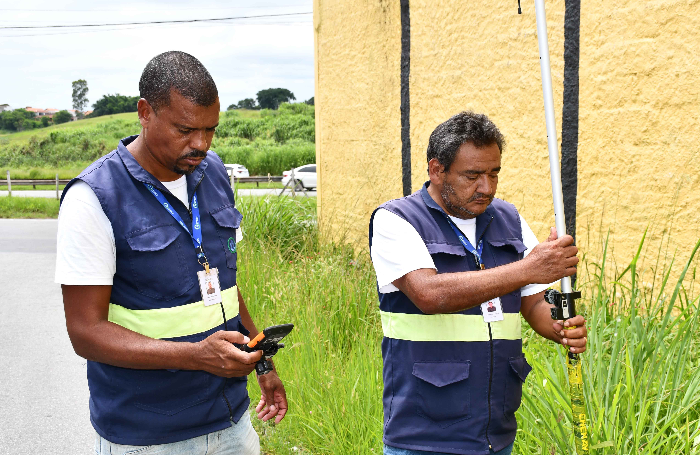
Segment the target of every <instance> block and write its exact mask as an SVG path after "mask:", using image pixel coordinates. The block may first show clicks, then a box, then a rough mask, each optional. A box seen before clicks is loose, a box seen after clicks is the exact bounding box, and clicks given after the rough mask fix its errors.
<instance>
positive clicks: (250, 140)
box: [0, 103, 316, 178]
mask: <svg viewBox="0 0 700 455" xmlns="http://www.w3.org/2000/svg"><path fill="white" fill-rule="evenodd" d="M140 129H141V127H140V125H139V122H138V117H137V114H136V113H126V114H116V115H110V116H104V117H97V118H94V119H86V120H80V121H77V122H70V123H65V124H61V125H55V126H50V127H47V128H42V129H39V130H29V131H23V132H18V133H9V134H0V172H1V173H2V174H0V175H3V176H4V175H5V172H6V170H8V169H9V170H11V172H12V175H13V176H14V177H15V178H53V177H54V176H55V174H56V173H57V172H58V173H59V175H60V176H61V177H62V178H68V177H73V176H75V175H77V173H78V172H79V171H80V170H81V169H83V168H84V167H85V166H86V165H88V164H89V163H91V162H92V161H94V160H96V159H97V158H99V157H100V156H102V155H104V154H106V153H108V152H109V151H111V150H113V149H114V148H116V145H117V142H118V141H119V140H120V139H122V138H124V137H126V136H130V135H133V134H138V133H139V131H140ZM314 136H315V121H314V107H313V106H308V105H306V104H301V103H299V104H283V105H282V106H280V109H279V110H276V111H271V110H262V111H244V110H236V111H228V112H222V113H221V117H220V121H219V127H218V128H217V132H216V135H215V136H214V141H213V143H212V147H211V148H212V150H214V151H216V153H218V154H219V155H220V156H221V158H222V159H223V161H224V162H225V163H238V164H242V165H244V166H246V167H247V168H248V170H249V171H250V174H251V175H267V174H271V175H281V174H282V172H283V171H284V170H287V169H291V168H293V167H297V166H301V165H303V164H308V163H314V162H315V161H316V149H315V144H314V140H315V137H314Z"/></svg>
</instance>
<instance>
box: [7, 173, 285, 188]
mask: <svg viewBox="0 0 700 455" xmlns="http://www.w3.org/2000/svg"><path fill="white" fill-rule="evenodd" d="M235 179H236V183H267V182H281V181H282V176H281V175H272V176H269V177H268V176H253V177H235ZM70 181H71V179H59V180H58V184H59V185H67V184H68V182H70ZM11 182H12V184H13V185H24V186H29V185H53V186H55V185H56V179H41V180H15V179H12V180H11ZM2 185H7V180H6V179H4V180H0V186H2Z"/></svg>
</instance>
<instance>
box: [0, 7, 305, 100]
mask: <svg viewBox="0 0 700 455" xmlns="http://www.w3.org/2000/svg"><path fill="white" fill-rule="evenodd" d="M58 3H59V2H55V1H44V0H38V1H32V2H19V1H10V0H0V27H9V26H46V25H59V24H104V23H124V22H147V21H160V20H183V19H203V18H216V17H234V16H254V15H272V14H286V13H305V12H311V11H312V10H313V4H312V1H311V0H289V1H279V0H269V1H250V0H249V1H243V0H228V1H215V0H204V1H203V2H194V1H189V0H179V1H178V0H174V1H173V0H170V1H158V0H148V1H139V2H131V1H125V2H114V1H112V2H107V1H102V0H100V1H87V0H74V1H66V2H60V3H61V4H60V5H58ZM313 46H314V38H313V18H312V15H311V14H306V15H297V16H287V17H268V18H256V19H245V20H232V21H226V22H206V23H194V24H179V25H174V24H168V25H151V26H133V25H132V26H121V27H106V28H58V29H56V28H54V29H20V30H8V29H0V104H5V103H7V104H9V105H10V106H11V107H12V108H18V107H25V106H32V107H39V108H57V109H71V108H72V101H71V82H72V81H74V80H77V79H85V80H86V81H87V83H88V88H89V90H90V91H89V93H88V99H89V104H90V105H92V104H93V103H94V102H95V101H97V100H98V99H100V98H101V97H102V96H103V95H106V94H114V93H119V94H122V95H130V96H134V95H138V80H139V77H140V76H141V71H143V68H144V66H145V65H146V63H148V61H149V60H150V59H151V58H153V57H154V56H155V55H157V54H159V53H161V52H165V51H169V50H181V51H184V52H188V53H190V54H192V55H194V56H195V57H197V58H198V59H199V60H200V61H201V62H202V63H203V64H204V65H205V66H206V67H207V69H208V70H209V72H210V73H211V74H212V76H213V77H214V80H215V81H216V84H217V86H218V88H219V98H220V100H221V105H222V109H225V108H226V106H228V105H229V104H232V103H236V102H238V101H239V100H241V99H243V98H255V94H256V93H257V92H258V91H259V90H263V89H266V88H272V87H283V88H287V89H289V90H291V91H292V92H293V93H294V94H295V95H296V98H297V101H303V100H306V99H308V98H310V97H312V96H314V66H313V58H314V48H313Z"/></svg>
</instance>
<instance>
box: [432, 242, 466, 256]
mask: <svg viewBox="0 0 700 455" xmlns="http://www.w3.org/2000/svg"><path fill="white" fill-rule="evenodd" d="M425 246H426V247H427V248H428V253H430V254H435V253H447V254H456V255H457V256H466V255H467V250H465V249H464V247H463V246H462V245H452V244H449V243H426V244H425Z"/></svg>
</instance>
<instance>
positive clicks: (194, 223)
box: [144, 183, 207, 268]
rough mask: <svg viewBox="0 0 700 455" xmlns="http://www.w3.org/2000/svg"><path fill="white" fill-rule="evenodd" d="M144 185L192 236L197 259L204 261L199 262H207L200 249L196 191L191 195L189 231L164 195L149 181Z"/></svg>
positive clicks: (200, 228)
mask: <svg viewBox="0 0 700 455" xmlns="http://www.w3.org/2000/svg"><path fill="white" fill-rule="evenodd" d="M144 185H146V188H148V191H150V192H151V194H152V195H154V196H155V197H156V199H158V202H160V203H161V205H162V206H163V207H165V210H167V211H168V213H169V214H170V215H172V217H173V218H175V221H177V222H178V223H179V224H180V226H182V227H183V229H185V231H187V233H188V234H189V235H190V237H192V243H193V244H194V249H195V251H196V252H197V260H200V259H202V258H204V262H201V261H200V264H202V265H204V264H207V257H206V256H205V255H204V250H203V249H202V225H201V223H200V222H199V204H197V193H194V196H193V197H192V232H190V230H189V229H187V226H185V222H184V221H182V217H181V216H180V215H179V214H178V213H177V212H176V211H175V210H173V208H172V207H170V204H169V203H168V201H167V200H166V199H165V196H163V194H162V193H161V192H160V191H158V190H157V189H156V188H155V187H154V186H153V185H151V184H149V183H144ZM205 268H206V266H205Z"/></svg>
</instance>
